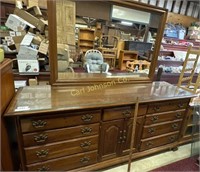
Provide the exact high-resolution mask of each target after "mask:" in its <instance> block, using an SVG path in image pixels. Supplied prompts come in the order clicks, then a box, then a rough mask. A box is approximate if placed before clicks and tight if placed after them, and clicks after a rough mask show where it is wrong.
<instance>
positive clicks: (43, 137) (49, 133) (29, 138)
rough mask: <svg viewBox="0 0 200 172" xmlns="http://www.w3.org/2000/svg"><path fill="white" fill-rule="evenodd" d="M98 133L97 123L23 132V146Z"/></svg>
mask: <svg viewBox="0 0 200 172" xmlns="http://www.w3.org/2000/svg"><path fill="white" fill-rule="evenodd" d="M98 133H99V123H97V124H90V125H80V126H77V127H68V128H62V129H54V130H46V131H42V132H36V133H27V134H23V141H24V146H25V147H28V146H35V145H41V144H47V143H52V142H56V141H62V140H69V139H74V138H80V137H85V136H91V135H95V134H98Z"/></svg>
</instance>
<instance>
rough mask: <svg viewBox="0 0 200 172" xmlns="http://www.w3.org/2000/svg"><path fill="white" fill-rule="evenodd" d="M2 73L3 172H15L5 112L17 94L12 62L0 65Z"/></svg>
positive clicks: (4, 62) (6, 60)
mask: <svg viewBox="0 0 200 172" xmlns="http://www.w3.org/2000/svg"><path fill="white" fill-rule="evenodd" d="M0 73H1V93H0V94H1V106H0V112H1V171H13V170H14V163H13V160H12V156H11V152H12V151H11V147H10V142H9V135H8V131H7V126H6V121H5V119H4V118H3V115H4V112H5V110H6V108H7V106H8V104H9V103H10V101H11V99H12V98H13V96H14V94H15V88H14V79H13V74H12V61H11V60H10V59H4V60H3V61H2V62H1V63H0Z"/></svg>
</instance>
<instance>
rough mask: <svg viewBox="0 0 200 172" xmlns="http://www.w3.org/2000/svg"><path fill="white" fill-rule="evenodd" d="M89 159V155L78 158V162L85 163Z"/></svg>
mask: <svg viewBox="0 0 200 172" xmlns="http://www.w3.org/2000/svg"><path fill="white" fill-rule="evenodd" d="M89 161H90V157H87V156H85V157H83V158H81V159H80V162H81V163H82V164H87V163H88V162H89Z"/></svg>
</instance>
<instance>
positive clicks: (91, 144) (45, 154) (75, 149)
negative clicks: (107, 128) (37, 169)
mask: <svg viewBox="0 0 200 172" xmlns="http://www.w3.org/2000/svg"><path fill="white" fill-rule="evenodd" d="M97 148H98V136H97V135H95V136H90V137H86V138H82V139H74V140H70V141H64V142H57V143H55V144H47V145H45V146H37V147H29V148H25V155H26V163H27V164H32V163H36V162H41V161H44V160H50V159H53V158H59V157H63V156H68V155H73V154H76V153H81V152H86V151H91V150H96V149H97Z"/></svg>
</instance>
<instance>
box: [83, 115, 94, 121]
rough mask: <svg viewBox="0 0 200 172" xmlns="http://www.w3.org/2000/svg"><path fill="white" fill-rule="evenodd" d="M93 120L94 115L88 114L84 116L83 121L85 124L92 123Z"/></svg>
mask: <svg viewBox="0 0 200 172" xmlns="http://www.w3.org/2000/svg"><path fill="white" fill-rule="evenodd" d="M92 118H93V115H90V114H86V115H83V116H82V118H81V119H82V120H83V121H84V122H90V121H92Z"/></svg>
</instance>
